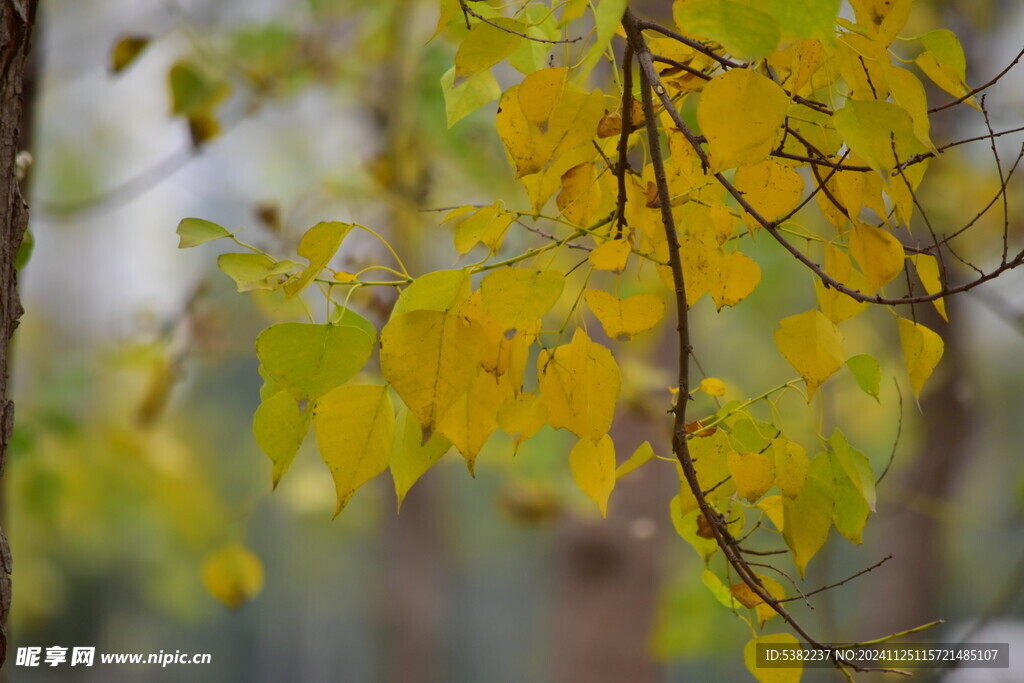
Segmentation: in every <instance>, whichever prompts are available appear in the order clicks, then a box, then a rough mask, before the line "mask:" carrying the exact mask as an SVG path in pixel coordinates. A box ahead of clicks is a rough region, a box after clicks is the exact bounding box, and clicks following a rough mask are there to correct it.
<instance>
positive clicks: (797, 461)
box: [772, 439, 811, 498]
mask: <svg viewBox="0 0 1024 683" xmlns="http://www.w3.org/2000/svg"><path fill="white" fill-rule="evenodd" d="M772 457H773V458H774V459H775V483H776V484H777V485H778V487H779V491H780V492H781V493H782V495H784V496H786V497H787V498H796V497H797V495H799V494H800V489H802V488H803V487H804V481H806V480H807V472H808V470H809V469H810V467H811V461H810V460H809V459H808V457H807V451H805V450H804V447H803V446H801V445H800V444H798V443H794V442H792V441H789V440H788V439H773V440H772Z"/></svg>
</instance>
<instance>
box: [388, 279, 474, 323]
mask: <svg viewBox="0 0 1024 683" xmlns="http://www.w3.org/2000/svg"><path fill="white" fill-rule="evenodd" d="M471 288H472V283H471V282H470V277H469V272H468V271H465V270H437V271H434V272H433V273H427V274H426V275H421V276H420V277H418V278H416V279H415V280H413V281H412V282H411V283H410V284H409V286H408V287H406V288H405V289H403V290H402V294H401V295H400V296H399V297H398V301H396V302H395V307H394V308H393V309H392V310H391V318H392V319H395V318H397V317H398V316H400V315H402V314H403V313H408V312H409V311H441V312H444V313H447V312H450V311H457V310H459V307H460V306H462V302H464V301H465V300H466V299H468V298H469V294H470V291H471Z"/></svg>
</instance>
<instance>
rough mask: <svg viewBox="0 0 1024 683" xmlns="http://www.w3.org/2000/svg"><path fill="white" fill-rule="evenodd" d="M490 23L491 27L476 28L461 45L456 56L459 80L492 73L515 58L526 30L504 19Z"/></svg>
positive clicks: (481, 24) (484, 23)
mask: <svg viewBox="0 0 1024 683" xmlns="http://www.w3.org/2000/svg"><path fill="white" fill-rule="evenodd" d="M489 21H490V22H492V23H486V22H480V23H478V24H476V25H474V26H473V27H472V28H471V29H470V31H469V34H468V35H467V36H466V37H465V38H464V39H463V40H462V44H461V45H459V50H458V52H456V53H455V78H456V79H457V80H462V79H465V78H469V77H470V76H472V75H474V74H476V73H477V72H480V71H483V70H484V69H490V68H491V67H492V66H494V65H495V64H497V63H498V62H500V61H502V60H503V59H505V58H506V57H508V56H509V55H510V54H512V52H513V51H515V49H516V48H517V47H518V46H519V43H520V42H521V41H522V40H523V37H522V35H521V34H523V33H525V32H526V27H525V26H523V25H522V24H521V23H520V22H518V21H515V20H514V19H507V18H505V17H495V18H494V19H490V20H489ZM495 24H497V25H496V26H495ZM506 29H508V30H506ZM511 31H515V33H512V32H511ZM517 34H520V35H517Z"/></svg>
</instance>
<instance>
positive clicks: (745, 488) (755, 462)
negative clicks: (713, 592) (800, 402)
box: [727, 451, 775, 607]
mask: <svg viewBox="0 0 1024 683" xmlns="http://www.w3.org/2000/svg"><path fill="white" fill-rule="evenodd" d="M727 463H728V465H729V474H730V475H731V476H732V480H733V482H735V484H736V493H738V494H739V495H740V497H742V498H746V499H747V500H749V501H750V502H751V503H754V502H757V499H758V498H760V497H761V496H763V495H764V494H765V493H767V492H768V489H770V488H771V487H772V483H773V482H774V480H775V471H774V470H775V466H774V465H772V461H771V460H770V459H769V458H768V456H766V455H764V454H763V453H737V452H736V451H731V452H730V453H729V455H728V459H727ZM748 607H749V605H748Z"/></svg>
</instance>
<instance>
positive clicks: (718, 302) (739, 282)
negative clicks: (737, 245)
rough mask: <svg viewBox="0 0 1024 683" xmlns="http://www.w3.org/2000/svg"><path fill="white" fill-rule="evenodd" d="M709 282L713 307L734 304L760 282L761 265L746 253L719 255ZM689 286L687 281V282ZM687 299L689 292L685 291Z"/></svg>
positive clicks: (745, 296)
mask: <svg viewBox="0 0 1024 683" xmlns="http://www.w3.org/2000/svg"><path fill="white" fill-rule="evenodd" d="M716 266H717V267H716V269H715V273H714V275H715V279H714V281H713V282H712V284H711V298H712V299H714V300H715V307H716V308H717V309H718V310H722V307H723V306H735V305H736V304H738V303H739V302H741V301H743V300H744V299H746V298H747V297H748V296H749V295H750V294H751V293H752V292H753V291H754V290H755V289H756V288H757V285H758V284H759V283H760V282H761V266H759V265H757V262H755V261H754V259H752V258H750V257H749V256H747V255H746V254H741V253H740V252H738V251H734V252H731V253H728V254H725V255H723V256H721V257H720V258H719V259H718V263H717V264H716ZM687 286H689V283H687ZM687 298H688V299H689V292H687Z"/></svg>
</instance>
